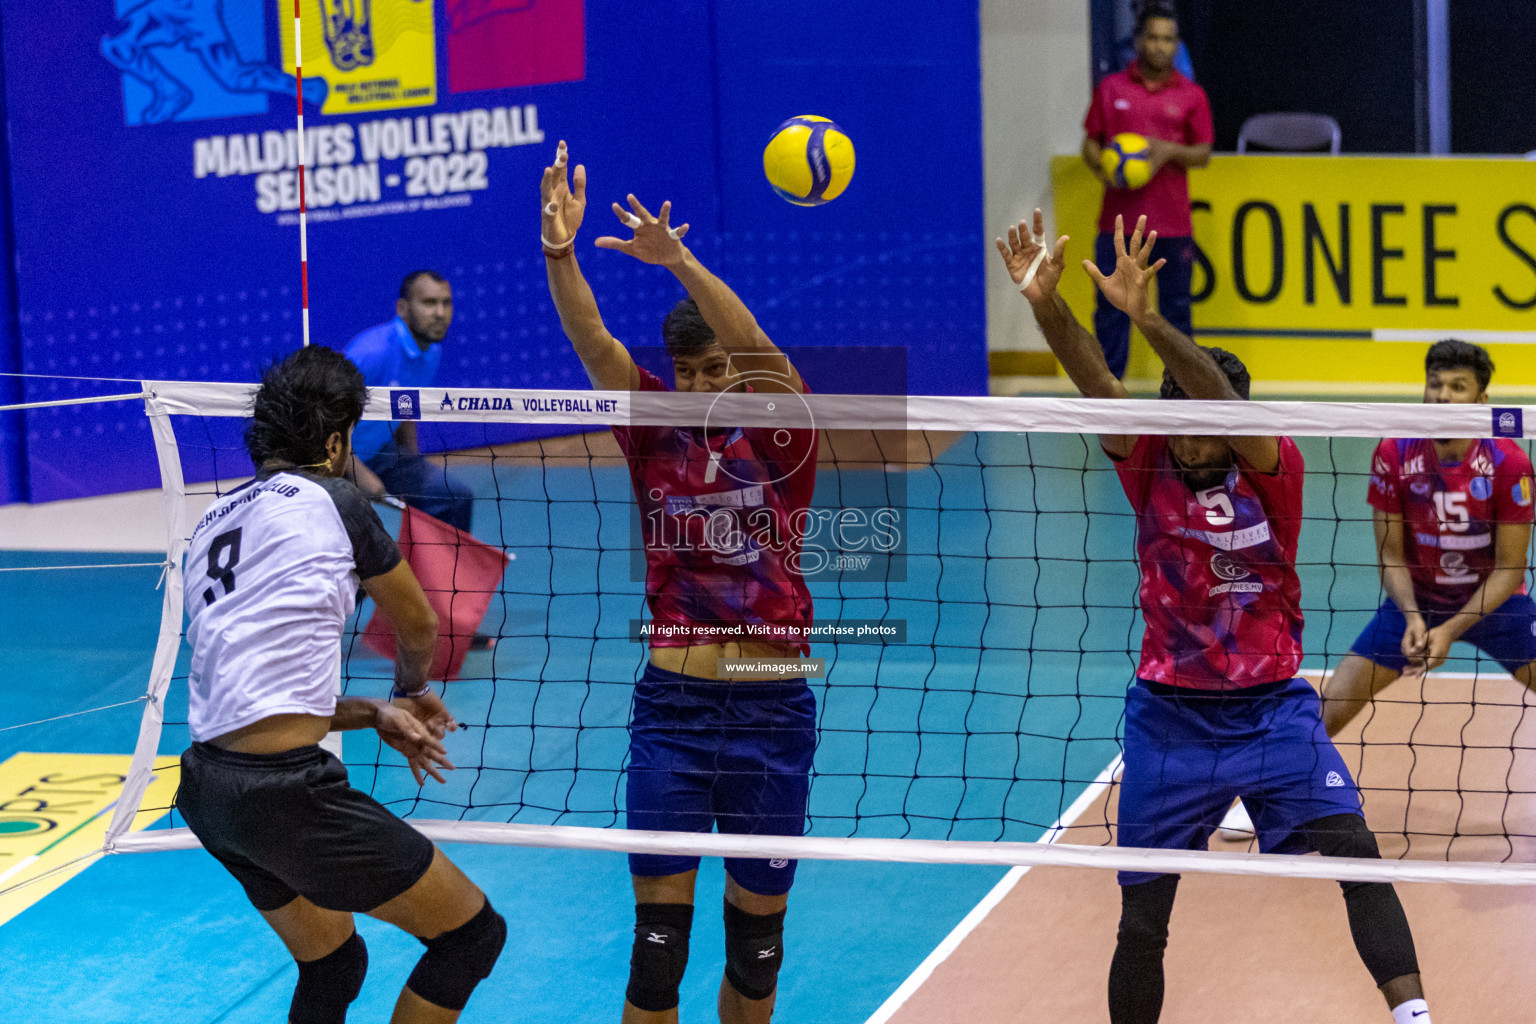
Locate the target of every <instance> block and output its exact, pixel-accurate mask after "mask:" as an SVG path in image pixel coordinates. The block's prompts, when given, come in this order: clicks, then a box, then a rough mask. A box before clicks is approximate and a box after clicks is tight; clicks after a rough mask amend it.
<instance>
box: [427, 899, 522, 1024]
mask: <svg viewBox="0 0 1536 1024" xmlns="http://www.w3.org/2000/svg"><path fill="white" fill-rule="evenodd" d="M506 941H507V921H506V919H505V918H504V917H502V916H501V915H500V914H498V913H496V911H495V910H493V909H492V908H491V901H490V900H486V901H485V905H484V906H482V907H481V908H480V912H479V913H478V914H476V915H475V916H474V917H472V918H470V919H469V920H468V921H466V922H464V923H463V924H461V925H459V926H458V927H457V928H455V929H453V930H452V931H446V932H443V933H442V934H441V935H439V936H437V937H436V938H431V939H422V940H421V943H422V945H424V946H426V947H427V951H426V952H425V953H423V954H422V955H421V959H420V960H418V961H417V962H416V969H415V970H413V971H412V972H411V977H410V979H409V980H408V981H407V982H406V983H405V987H406V988H408V989H410V990H411V991H412V992H414V993H416V994H417V995H418V996H420V997H421V998H423V999H425V1000H426V1001H427V1002H429V1003H431V1004H432V1005H434V1006H441V1007H443V1008H444V1009H445V1010H462V1009H464V1004H466V1003H468V1002H469V997H470V994H471V993H472V992H474V990H475V986H476V985H478V984H480V982H482V981H484V980H485V979H486V978H487V977H489V976H490V973H491V968H492V967H494V966H496V958H497V957H499V956H501V947H502V946H504V945H505V944H506Z"/></svg>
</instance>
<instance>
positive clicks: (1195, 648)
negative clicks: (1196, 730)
mask: <svg viewBox="0 0 1536 1024" xmlns="http://www.w3.org/2000/svg"><path fill="white" fill-rule="evenodd" d="M1115 468H1116V470H1117V471H1118V472H1119V474H1120V484H1121V486H1122V487H1124V488H1125V495H1126V497H1127V498H1129V499H1130V501H1131V508H1132V509H1133V510H1134V511H1135V513H1136V557H1137V559H1138V561H1139V563H1140V566H1141V595H1140V596H1141V612H1142V617H1143V618H1144V619H1145V621H1146V629H1145V632H1144V633H1143V635H1142V639H1141V664H1140V666H1139V667H1138V669H1137V674H1138V675H1139V676H1140V677H1141V678H1143V679H1150V680H1152V681H1153V682H1158V683H1165V684H1167V685H1169V686H1182V687H1187V688H1189V689H1194V690H1228V689H1234V688H1236V687H1242V686H1258V685H1260V684H1261V683H1273V682H1278V681H1280V680H1283V679H1290V678H1292V677H1293V676H1295V675H1296V670H1297V668H1298V667H1299V666H1300V664H1301V626H1302V614H1301V581H1300V580H1299V579H1297V576H1296V544H1297V539H1298V538H1299V536H1300V534H1301V491H1302V481H1303V476H1304V472H1305V464H1304V463H1303V461H1302V457H1301V452H1300V451H1298V450H1297V448H1296V445H1295V443H1294V442H1293V441H1291V439H1290V438H1288V437H1282V438H1281V439H1280V466H1279V469H1278V470H1277V471H1276V472H1274V473H1260V472H1259V471H1258V470H1256V469H1254V468H1253V467H1251V466H1249V465H1247V464H1246V463H1243V462H1242V461H1241V460H1239V462H1238V464H1237V466H1235V467H1234V468H1233V469H1232V470H1231V471H1230V472H1229V473H1228V474H1227V477H1226V479H1225V480H1224V481H1223V482H1222V483H1221V485H1220V486H1217V487H1212V488H1210V489H1209V490H1204V491H1200V492H1199V493H1196V492H1194V491H1191V490H1190V489H1189V486H1188V485H1187V484H1186V483H1185V482H1184V477H1183V476H1182V475H1181V474H1180V472H1179V469H1178V466H1177V465H1176V464H1175V463H1174V461H1173V457H1172V456H1171V455H1170V454H1169V452H1168V439H1167V438H1165V437H1161V436H1155V435H1146V436H1142V437H1139V438H1137V439H1136V446H1135V448H1133V449H1132V450H1131V454H1130V456H1129V457H1128V458H1126V459H1124V460H1122V461H1120V462H1119V463H1118V464H1117V465H1116V467H1115Z"/></svg>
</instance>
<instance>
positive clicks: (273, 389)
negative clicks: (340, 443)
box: [245, 345, 368, 467]
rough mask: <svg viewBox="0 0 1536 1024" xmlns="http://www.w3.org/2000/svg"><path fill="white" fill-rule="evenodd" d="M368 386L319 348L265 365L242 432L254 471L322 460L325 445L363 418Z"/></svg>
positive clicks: (338, 357)
mask: <svg viewBox="0 0 1536 1024" xmlns="http://www.w3.org/2000/svg"><path fill="white" fill-rule="evenodd" d="M367 404H368V387H367V385H366V384H364V383H363V375H362V373H361V372H360V371H359V370H358V368H357V367H356V366H354V365H352V361H351V360H350V359H348V358H347V357H346V356H344V355H342V354H341V353H340V352H337V351H336V350H335V349H329V348H325V347H323V346H320V345H311V346H310V347H308V348H301V349H299V350H298V351H297V352H295V353H293V354H292V355H290V356H289V357H288V358H286V359H284V360H283V361H282V362H280V363H275V364H273V365H272V366H269V367H267V369H266V372H264V373H263V374H262V375H261V388H260V389H259V390H258V391H257V392H256V401H255V403H254V404H253V405H252V407H251V425H250V426H249V427H247V428H246V429H245V448H246V451H248V452H250V453H251V461H252V462H253V463H255V464H256V465H257V466H258V467H260V466H262V465H264V464H265V463H267V462H270V461H279V462H287V463H290V464H292V465H295V466H312V465H314V464H315V463H317V462H324V461H325V441H326V438H328V437H330V436H331V435H332V434H335V433H338V432H339V433H340V434H342V436H346V433H347V428H349V427H352V426H355V425H356V424H357V422H358V421H359V420H361V419H362V418H363V407H364V406H365V405H367Z"/></svg>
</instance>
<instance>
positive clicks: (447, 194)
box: [0, 0, 985, 501]
mask: <svg viewBox="0 0 1536 1024" xmlns="http://www.w3.org/2000/svg"><path fill="white" fill-rule="evenodd" d="M302 3H303V5H304V6H303V8H302V9H303V12H304V14H305V28H304V37H303V41H302V45H303V73H304V87H303V102H304V109H305V122H306V129H307V130H306V140H305V152H304V153H302V154H301V153H300V152H299V145H298V139H297V134H296V132H295V131H294V121H295V104H296V96H295V94H296V91H297V82H296V80H295V77H294V74H293V72H294V70H295V69H294V54H293V41H292V18H291V12H292V7H291V3H290V2H289V0H115V2H113V0H58V2H55V3H51V4H45V5H39V4H33V3H23V2H21V0H0V19H3V20H0V25H3V37H0V42H3V47H4V60H5V105H6V112H7V117H8V121H9V137H10V171H11V180H10V186H11V189H10V191H11V195H12V211H13V227H14V236H15V237H14V254H15V267H16V280H15V288H16V311H17V312H16V315H15V316H14V317H11V316H6V315H4V314H5V310H4V308H3V303H0V328H3V329H5V330H6V332H7V340H6V342H5V344H4V345H0V364H3V363H4V358H3V353H4V352H6V351H10V352H12V353H13V356H12V358H13V360H14V359H15V358H18V356H17V355H16V354H19V360H20V363H21V366H22V368H23V369H24V370H25V371H26V372H28V373H31V374H53V375H58V377H55V378H43V377H35V378H29V379H28V380H27V381H26V385H25V388H24V389H23V395H24V397H25V399H26V400H28V401H42V400H48V399H58V398H70V397H77V396H84V395H91V394H111V393H116V392H120V391H122V390H124V387H123V385H122V384H119V383H114V382H111V381H101V380H71V379H63V378H71V377H79V378H125V379H139V378H171V379H198V380H234V381H255V380H256V379H257V378H258V377H259V374H260V370H261V367H262V366H263V365H264V364H266V363H267V362H270V361H271V360H273V359H274V358H276V357H279V356H280V355H282V354H283V353H285V352H288V351H290V350H292V349H293V348H295V347H297V346H298V345H299V344H300V277H299V260H298V252H299V247H298V230H297V206H298V167H299V164H300V162H301V160H302V161H303V162H304V163H305V164H306V167H307V171H306V173H307V179H308V188H307V190H306V195H307V197H308V205H309V254H310V304H311V308H312V329H313V340H314V341H315V342H316V343H319V344H328V345H331V346H333V347H337V348H340V347H342V346H344V345H345V344H346V342H347V340H348V339H350V338H351V337H352V336H353V335H354V334H356V333H357V332H359V331H361V330H363V329H365V328H367V327H370V326H372V325H374V324H377V323H380V322H383V321H385V320H388V319H389V318H390V317H391V316H393V304H394V300H395V296H396V293H397V291H398V288H399V282H400V279H401V277H402V276H403V275H404V274H405V273H406V272H407V271H409V270H412V269H416V268H421V267H430V268H433V269H436V270H438V271H440V272H441V273H443V274H444V275H446V276H447V278H448V280H449V281H450V283H451V284H452V285H453V288H454V299H455V307H456V311H455V319H454V323H453V326H452V328H451V330H450V332H449V334H448V337H447V339H446V341H445V342H444V343H443V344H444V355H443V362H442V369H441V371H440V377H439V380H440V382H441V383H442V384H444V385H448V386H492V387H550V388H568V387H585V386H587V385H586V377H585V374H583V373H582V372H581V368H580V366H579V364H578V363H577V361H576V360H575V358H574V357H573V355H572V354H571V351H570V346H569V344H568V343H567V342H566V341H565V338H564V336H563V334H562V333H561V331H560V326H559V321H558V319H557V318H556V317H555V315H554V312H553V309H552V308H551V305H550V302H549V298H548V293H547V288H546V286H545V282H544V268H543V257H542V256H541V254H540V252H539V245H538V201H537V195H538V189H537V186H538V178H539V174H540V172H541V170H542V168H543V167H544V165H545V164H547V163H548V162H549V160H550V159H551V158H552V155H553V152H554V146H555V142H556V141H557V140H558V139H561V138H564V139H567V140H568V141H569V143H570V145H571V150H572V154H573V157H574V159H575V160H577V161H580V162H583V163H585V164H586V165H587V166H588V169H589V172H590V192H591V200H592V202H591V207H590V209H589V214H588V226H587V227H586V228H584V229H583V235H582V238H581V239H580V240H579V242H578V245H579V249H578V251H579V252H580V258H581V260H582V263H583V267H584V268H585V269H586V271H587V274H588V277H589V278H590V280H591V281H592V284H593V288H594V291H595V292H596V294H597V297H598V301H599V303H600V304H601V306H602V308H603V311H604V314H605V317H606V319H607V322H608V325H609V327H610V329H611V330H612V331H613V332H614V334H615V335H616V336H617V337H619V338H620V339H621V340H623V341H625V342H626V343H630V344H637V345H654V344H655V343H656V342H657V341H659V326H660V320H661V316H662V314H664V313H665V311H666V310H667V309H668V308H669V307H670V306H671V305H672V303H674V302H675V301H676V300H677V299H678V298H680V297H681V294H682V293H681V290H680V289H679V288H678V286H677V285H676V283H675V282H674V281H673V280H672V279H671V277H670V276H669V275H668V274H667V273H666V272H665V271H663V270H661V269H659V268H653V267H646V266H641V265H639V264H636V263H634V262H633V261H632V260H630V259H629V258H628V257H625V256H623V255H621V254H617V253H611V252H604V251H599V250H595V249H593V248H592V247H591V240H592V239H593V238H595V237H596V236H597V235H599V234H603V233H608V232H609V231H610V230H613V228H614V227H615V226H616V224H615V222H613V221H612V220H611V217H612V215H611V213H609V212H608V210H607V207H608V204H609V202H610V201H612V200H615V199H619V198H622V196H623V195H624V194H625V193H627V192H634V193H636V194H637V195H639V196H640V197H641V198H642V199H643V200H644V201H646V202H648V203H653V204H659V203H660V202H661V201H662V200H663V199H670V200H672V202H673V205H674V208H675V210H676V213H675V215H674V216H675V219H680V220H686V221H688V222H690V223H691V224H692V225H693V233H692V234H691V235H690V236H689V244H690V245H691V246H692V247H693V248H694V250H695V251H696V252H697V253H698V254H699V255H700V257H701V258H702V259H703V260H704V261H705V262H706V263H708V264H709V265H711V266H713V267H714V268H715V269H717V270H718V271H719V272H720V273H721V275H722V276H723V277H724V278H725V279H726V280H727V282H729V283H730V284H732V285H733V286H734V287H736V288H737V290H738V291H739V292H740V293H741V294H742V296H743V298H745V299H746V300H747V302H748V304H749V305H750V306H752V308H753V309H754V311H755V312H757V314H758V315H759V317H760V319H761V320H762V322H763V324H764V326H765V327H766V328H767V329H768V330H769V332H770V334H771V335H773V337H774V338H775V340H778V341H780V342H781V343H784V344H794V345H804V346H841V345H852V346H872V345H875V346H899V347H902V348H905V349H906V350H907V368H908V374H907V382H906V386H907V387H908V388H909V389H911V390H913V391H916V392H928V393H946V394H966V393H981V392H982V391H983V389H984V387H985V330H984V324H983V312H982V310H983V281H982V276H983V274H982V268H983V260H984V258H985V247H984V232H983V231H982V223H981V212H982V198H981V196H982V187H981V186H982V181H981V117H980V114H981V110H980V71H979V56H978V55H979V36H978V33H979V28H978V24H979V20H978V15H977V5H976V2H975V0H964V2H946V3H941V4H937V5H935V4H933V3H922V2H919V0H896V2H890V0H886V2H876V0H855V2H850V3H846V4H837V5H830V6H829V5H825V4H818V5H812V4H810V3H808V2H800V0H791V2H782V3H776V4H772V5H756V4H707V3H698V2H692V3H690V2H684V0H652V2H650V3H647V4H644V5H635V4H624V3H620V2H619V0H587V2H586V3H585V4H583V3H582V0H443V2H438V3H436V4H434V3H433V2H432V0H372V2H371V3H357V2H355V0H302ZM807 25H814V26H815V31H814V32H813V33H811V34H810V35H811V37H812V38H811V39H808V36H807V32H806V26H807ZM803 113H817V114H822V115H824V116H828V117H832V118H833V119H834V120H837V121H838V122H839V123H840V124H841V125H842V126H843V127H844V128H845V129H846V130H847V131H848V132H849V133H850V134H851V136H852V137H853V139H854V142H855V144H856V146H857V147H858V158H859V164H858V173H857V174H856V175H855V178H854V181H853V184H852V187H851V188H850V189H849V191H848V192H847V194H846V195H844V196H843V197H841V198H839V199H838V200H837V201H836V202H834V203H831V204H828V205H827V206H824V207H820V208H816V209H801V208H797V207H793V206H790V205H788V204H786V203H783V202H782V201H780V200H779V199H777V198H776V197H775V196H774V194H773V193H772V191H771V190H770V189H769V188H768V186H767V184H766V183H765V182H764V180H763V177H762V166H761V151H762V146H763V144H764V143H765V142H766V141H767V138H768V136H769V135H770V134H771V132H772V131H773V129H774V128H775V127H776V126H777V125H778V123H779V122H781V121H782V120H784V119H785V118H787V117H790V116H792V115H795V114H803ZM18 331H19V337H18V336H17V334H16V332H18ZM856 367H857V360H855V359H850V360H848V361H846V362H844V363H838V362H837V361H836V360H833V361H830V362H829V363H828V369H826V370H825V371H824V375H825V376H826V377H827V378H831V379H818V380H816V381H814V382H813V383H814V386H815V387H816V388H817V390H819V391H823V392H830V391H838V390H849V391H866V390H868V388H867V387H865V386H856V385H857V382H856V381H853V380H852V379H851V377H845V378H844V379H842V380H839V379H837V378H838V377H839V376H840V375H844V374H848V375H851V374H853V373H855V372H857V370H856ZM0 368H4V367H3V365H0ZM0 391H3V389H0ZM199 429H202V428H199ZM219 429H221V430H224V431H226V433H224V434H219V435H216V436H214V437H212V438H205V439H200V440H199V441H198V444H197V446H193V445H189V447H188V454H189V462H188V465H187V474H188V477H189V479H192V480H197V479H206V478H208V477H209V476H212V475H214V474H219V475H225V476H228V475H237V474H240V473H244V472H247V471H248V466H246V465H243V464H240V462H239V460H238V458H237V459H235V460H234V464H231V461H230V459H229V458H228V456H227V454H226V456H225V457H223V458H221V460H220V463H219V464H218V465H215V464H214V462H213V461H212V459H211V458H206V457H202V456H197V455H195V454H193V449H194V447H200V446H202V445H203V444H204V443H205V442H207V441H212V442H213V443H214V444H215V445H228V446H233V445H236V444H238V425H236V424H224V425H223V426H222V427H220V428H219ZM15 435H16V431H15V430H14V429H13V430H7V431H5V439H6V444H7V445H8V447H7V448H6V450H5V453H4V454H5V458H6V460H7V473H6V475H5V478H4V488H3V489H0V500H7V499H9V500H15V499H17V498H20V497H30V500H32V501H48V500H53V499H58V498H66V497H76V496H82V495H87V494H95V493H103V492H110V491H118V490H125V489H132V488H142V487H152V486H156V485H157V484H158V472H157V470H156V466H155V460H154V456H153V451H152V446H151V444H150V439H149V432H148V427H147V423H146V421H145V417H144V415H143V412H142V409H141V408H140V407H138V406H137V405H136V404H134V403H117V404H112V405H101V406H95V405H84V406H70V407H64V408H55V409H46V410H39V411H36V412H33V413H30V414H28V416H27V417H26V429H25V438H24V452H23V451H22V450H21V448H22V447H23V446H22V445H21V444H18V443H17V439H16V437H15ZM530 436H533V432H532V430H531V429H525V428H513V427H509V428H504V429H502V430H501V432H499V433H497V434H494V435H492V436H491V437H489V438H487V435H486V434H485V431H484V428H482V427H473V428H470V427H465V428H463V430H459V431H456V430H453V429H449V430H444V431H441V432H439V433H437V434H436V435H434V436H431V437H426V438H424V442H425V444H426V445H427V446H430V447H435V448H439V449H442V448H457V447H464V446H470V445H480V444H484V443H486V441H487V440H492V441H508V440H515V439H521V438H527V437H530ZM23 458H24V460H25V464H24V466H23V465H20V462H21V460H22V459H23ZM23 491H26V492H27V493H25V494H23V493H22V492H23Z"/></svg>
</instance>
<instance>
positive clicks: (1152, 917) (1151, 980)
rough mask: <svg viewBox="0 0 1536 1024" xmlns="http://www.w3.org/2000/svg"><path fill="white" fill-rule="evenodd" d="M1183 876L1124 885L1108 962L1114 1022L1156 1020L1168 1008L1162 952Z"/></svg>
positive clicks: (1147, 1023)
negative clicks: (1117, 935) (1164, 992)
mask: <svg viewBox="0 0 1536 1024" xmlns="http://www.w3.org/2000/svg"><path fill="white" fill-rule="evenodd" d="M1178 889H1179V876H1178V875H1164V876H1162V877H1161V878H1154V879H1153V880H1152V881H1150V882H1142V883H1140V884H1137V885H1125V886H1121V887H1120V931H1119V937H1118V940H1117V941H1116V943H1115V956H1114V959H1113V960H1111V961H1110V965H1109V1019H1110V1021H1111V1024H1156V1022H1157V1018H1158V1016H1159V1015H1160V1014H1161V1013H1162V1010H1163V988H1164V981H1163V951H1164V950H1165V949H1167V948H1168V921H1169V919H1170V918H1171V917H1172V916H1173V898H1174V896H1175V895H1177V894H1178Z"/></svg>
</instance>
